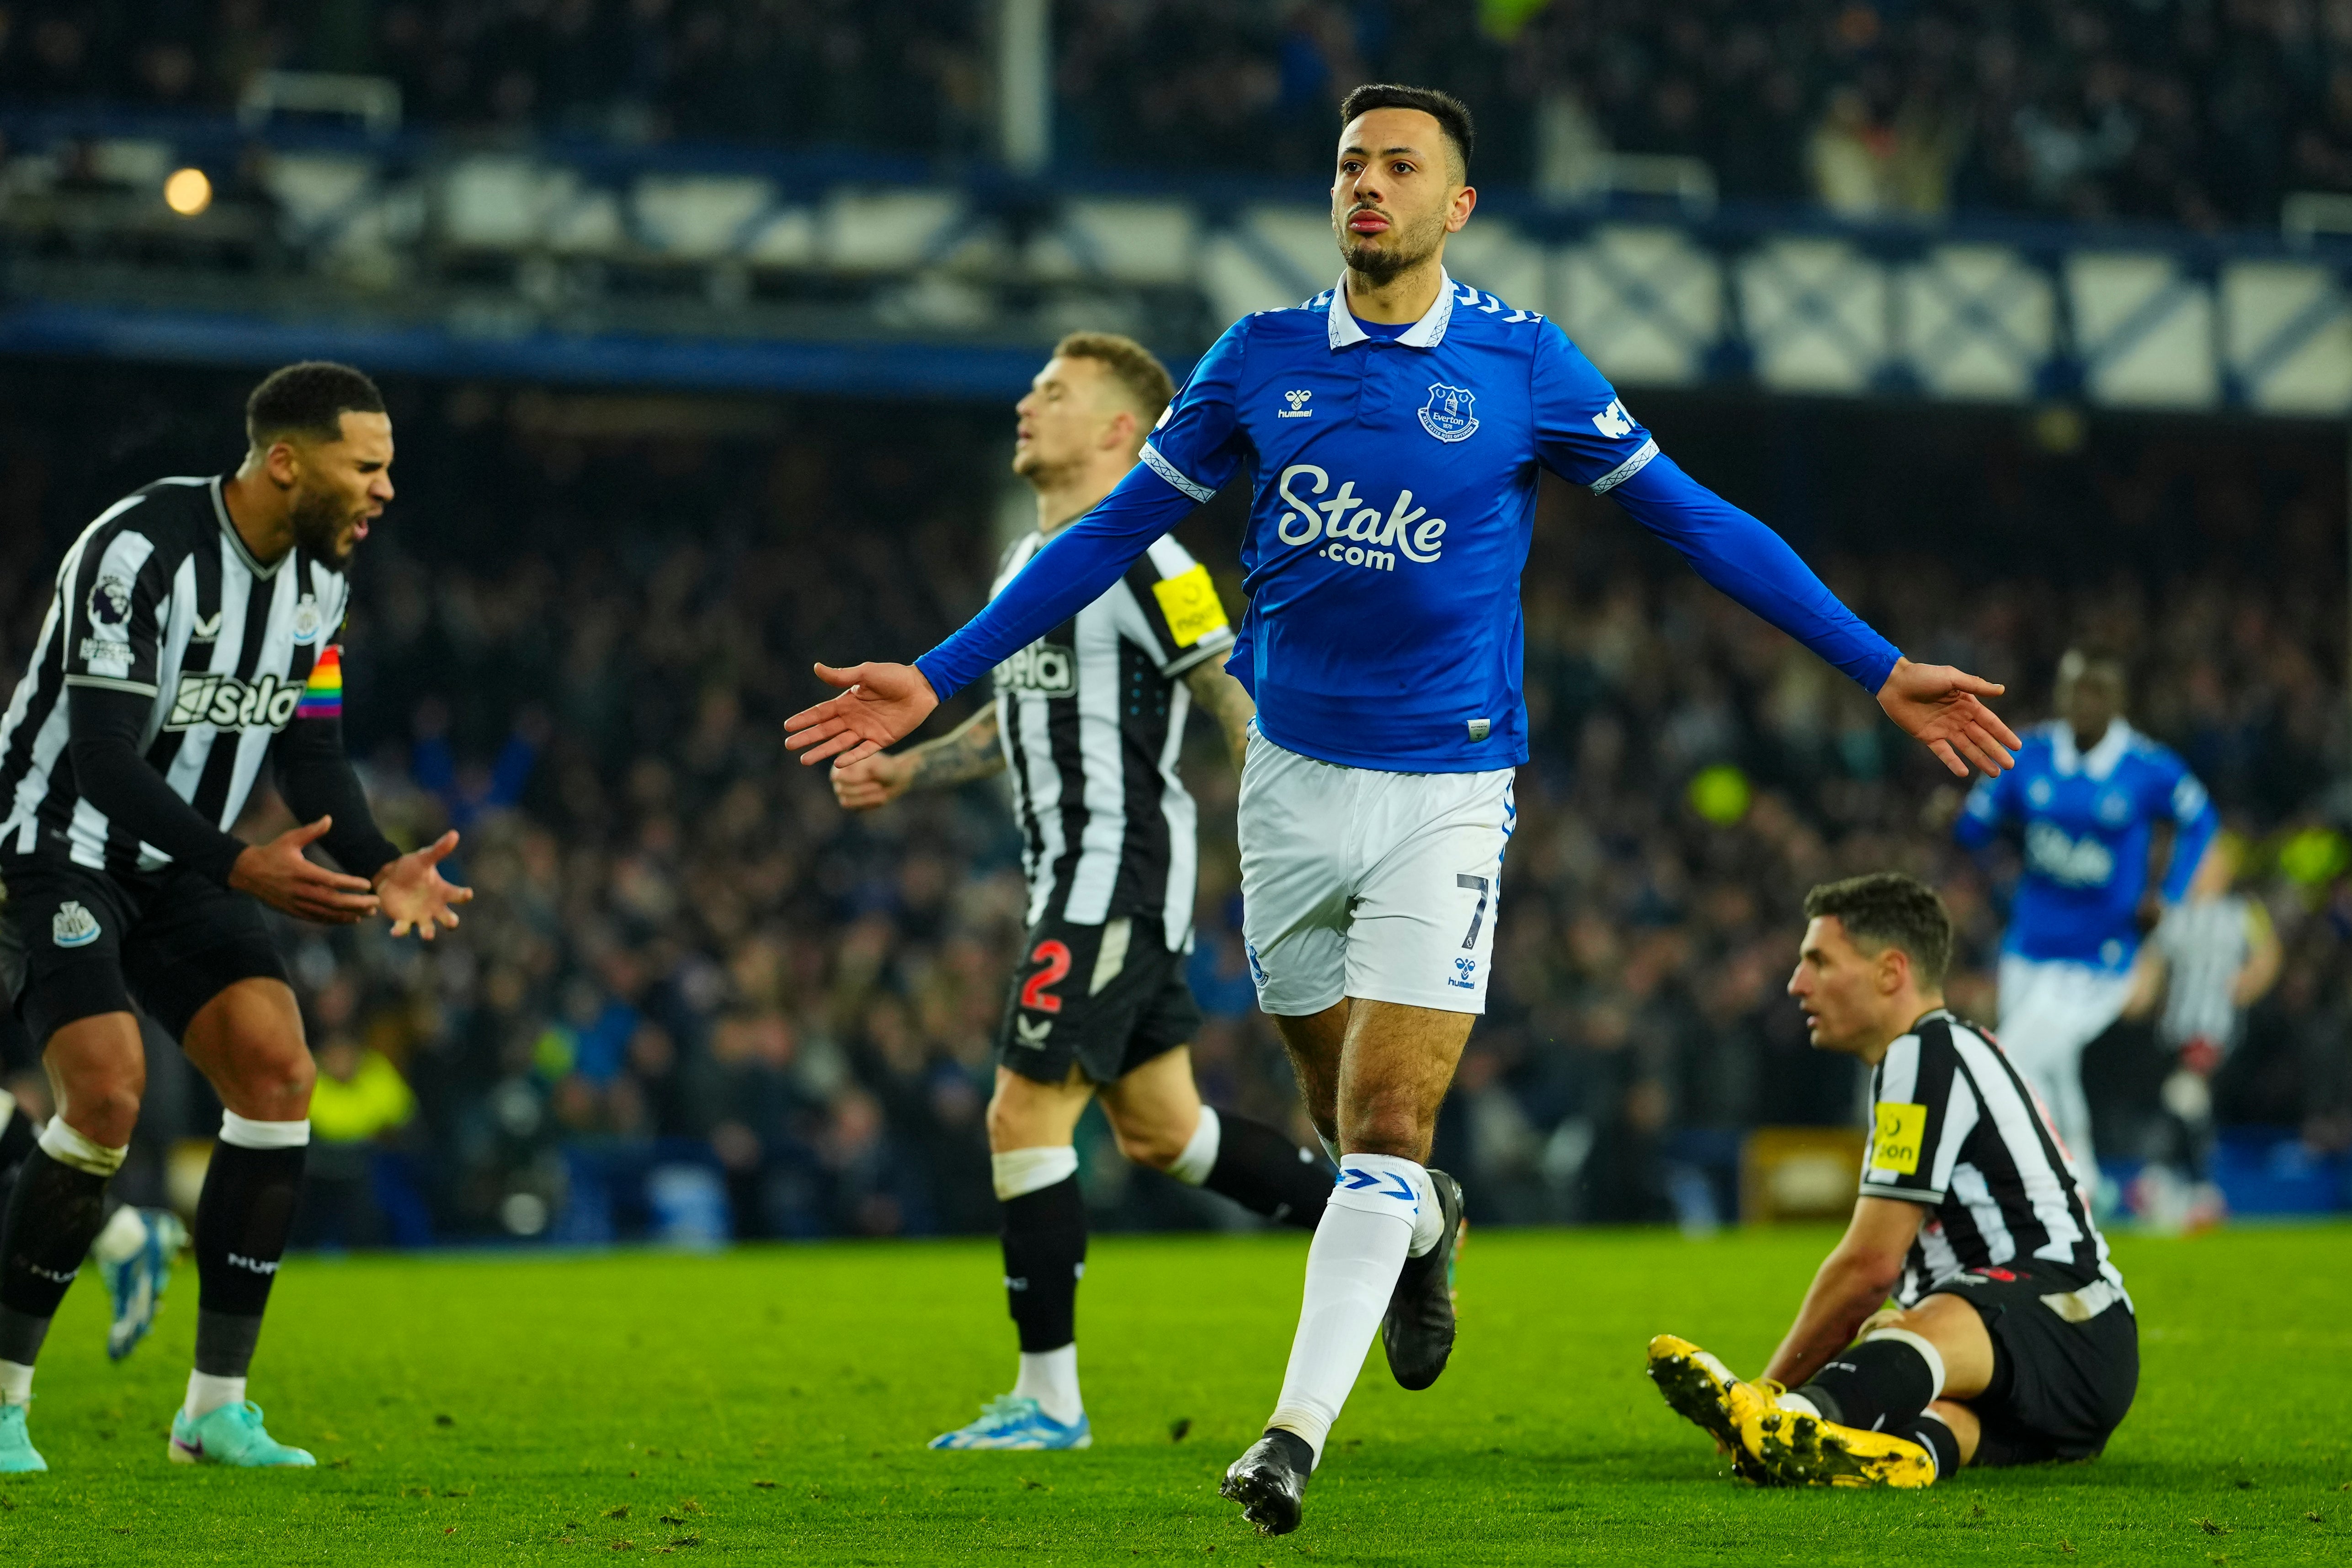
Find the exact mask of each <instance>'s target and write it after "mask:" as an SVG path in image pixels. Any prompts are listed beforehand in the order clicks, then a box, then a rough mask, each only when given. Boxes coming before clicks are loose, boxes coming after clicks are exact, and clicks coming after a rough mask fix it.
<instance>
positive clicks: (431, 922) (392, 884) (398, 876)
mask: <svg viewBox="0 0 2352 1568" xmlns="http://www.w3.org/2000/svg"><path fill="white" fill-rule="evenodd" d="M456 848H457V829H455V828H452V829H450V830H449V831H447V832H446V833H444V834H442V835H441V836H440V837H439V838H437V839H436V840H434V841H432V842H431V843H429V844H427V845H425V847H424V848H423V849H421V850H411V851H409V852H407V853H406V854H404V855H403V856H401V857H400V858H399V859H398V860H396V861H394V862H392V863H391V864H390V865H387V866H385V867H384V868H383V870H382V871H380V872H378V873H375V892H376V897H377V898H379V899H380V900H382V901H383V912H384V914H385V915H389V916H390V917H391V919H392V934H393V935H394V936H407V935H408V933H409V931H410V929H411V928H412V927H413V928H415V932H416V935H417V936H420V937H422V938H424V939H425V941H427V942H430V941H432V940H433V938H434V937H435V936H437V935H439V933H441V932H442V931H444V930H449V931H454V930H456V929H457V911H456V910H455V909H453V908H451V907H450V905H452V904H470V903H472V902H473V899H474V890H473V889H472V888H470V887H459V886H458V885H457V883H453V882H451V881H449V880H448V879H447V878H446V877H444V876H443V875H442V874H441V862H443V861H444V860H446V859H447V858H448V855H449V852H450V851H451V850H454V849H456Z"/></svg>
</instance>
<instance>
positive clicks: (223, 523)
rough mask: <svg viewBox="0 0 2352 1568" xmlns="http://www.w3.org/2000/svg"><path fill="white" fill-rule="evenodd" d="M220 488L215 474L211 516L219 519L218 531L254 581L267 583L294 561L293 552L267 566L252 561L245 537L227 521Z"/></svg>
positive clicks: (217, 476) (289, 551) (233, 524)
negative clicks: (280, 569) (251, 574)
mask: <svg viewBox="0 0 2352 1568" xmlns="http://www.w3.org/2000/svg"><path fill="white" fill-rule="evenodd" d="M220 487H221V476H219V475H217V474H215V475H214V476H213V477H212V484H211V486H210V489H211V491H212V497H213V516H214V517H218V518H219V519H220V531H221V532H222V533H224V534H226V535H227V536H228V542H229V548H230V549H234V550H236V557H237V559H239V560H241V561H243V562H244V563H245V570H247V571H249V572H251V573H253V577H254V580H255V581H257V582H268V580H270V579H271V578H273V577H276V576H277V575H278V568H279V567H281V566H284V565H285V564H286V563H287V562H288V561H289V560H291V559H294V552H293V551H292V550H288V551H287V552H286V553H285V554H284V555H281V556H279V557H278V559H276V560H273V561H271V562H270V563H269V564H268V566H264V565H262V564H261V563H260V562H259V561H257V560H256V559H253V551H252V550H250V549H247V548H246V543H245V536H244V535H243V534H241V533H238V532H237V531H236V523H234V522H232V521H230V519H229V515H228V503H227V502H226V501H224V500H222V499H221V493H220Z"/></svg>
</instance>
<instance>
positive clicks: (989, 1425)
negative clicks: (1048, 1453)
mask: <svg viewBox="0 0 2352 1568" xmlns="http://www.w3.org/2000/svg"><path fill="white" fill-rule="evenodd" d="M1094 1446H1095V1434H1094V1429H1093V1427H1090V1426H1088V1425H1087V1418H1086V1415H1085V1413H1084V1412H1080V1414H1079V1416H1078V1418H1077V1419H1076V1421H1074V1422H1072V1423H1070V1424H1069V1425H1068V1426H1064V1425H1063V1424H1062V1423H1061V1422H1059V1421H1056V1420H1055V1419H1054V1418H1053V1417H1052V1416H1048V1415H1046V1414H1045V1411H1043V1410H1041V1409H1039V1408H1038V1406H1037V1402H1036V1401H1035V1400H1034V1399H1032V1398H1030V1397H1029V1396H1026V1395H1013V1394H1003V1395H999V1396H997V1397H996V1398H994V1399H992V1400H990V1401H989V1402H988V1405H987V1406H986V1407H985V1408H984V1409H982V1411H981V1413H980V1419H979V1420H977V1421H974V1422H973V1423H972V1424H971V1426H969V1427H957V1428H956V1429H955V1430H954V1431H952V1432H942V1433H940V1435H939V1436H938V1437H934V1438H932V1439H931V1440H930V1442H929V1444H928V1445H927V1447H929V1448H1010V1449H1022V1450H1037V1449H1045V1448H1093V1447H1094Z"/></svg>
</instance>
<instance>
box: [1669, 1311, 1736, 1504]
mask: <svg viewBox="0 0 2352 1568" xmlns="http://www.w3.org/2000/svg"><path fill="white" fill-rule="evenodd" d="M1650 1381H1651V1382H1653V1383H1654V1384H1656V1385H1658V1392H1659V1393H1660V1394H1663V1395H1664V1396H1665V1399H1666V1403H1667V1404H1668V1405H1670V1406H1673V1407H1674V1411H1675V1415H1677V1416H1681V1417H1682V1418H1683V1419H1684V1420H1685V1421H1688V1422H1689V1423H1690V1424H1691V1425H1692V1426H1694V1427H1698V1428H1699V1429H1700V1430H1701V1431H1703V1432H1705V1433H1706V1435H1707V1436H1709V1437H1713V1438H1714V1439H1715V1441H1716V1445H1717V1447H1718V1448H1721V1449H1722V1450H1723V1451H1724V1452H1726V1453H1727V1454H1729V1455H1730V1456H1731V1468H1732V1470H1733V1472H1734V1473H1736V1474H1737V1475H1738V1477H1739V1479H1742V1480H1746V1481H1755V1482H1759V1483H1761V1482H1762V1481H1763V1480H1764V1477H1763V1475H1762V1474H1761V1473H1760V1472H1759V1471H1758V1470H1757V1469H1755V1467H1754V1466H1753V1465H1752V1464H1751V1463H1750V1461H1749V1460H1748V1455H1747V1452H1746V1450H1744V1449H1743V1448H1740V1446H1739V1433H1738V1428H1737V1427H1734V1426H1733V1425H1732V1422H1731V1413H1730V1412H1729V1411H1728V1410H1727V1409H1726V1408H1725V1407H1724V1403H1723V1391H1724V1390H1725V1389H1727V1388H1728V1387H1730V1386H1731V1385H1733V1384H1734V1383H1737V1382H1738V1378H1736V1377H1734V1376H1732V1375H1731V1370H1730V1368H1728V1367H1727V1366H1725V1365H1724V1364H1723V1363H1722V1362H1720V1361H1717V1359H1716V1358H1715V1357H1714V1356H1712V1355H1710V1354H1707V1353H1706V1351H1703V1350H1701V1349H1699V1347H1698V1346H1696V1345H1695V1344H1693V1343H1691V1342H1690V1341H1688V1340H1686V1339H1680V1338H1677V1337H1676V1336H1675V1335H1673V1334H1670V1333H1662V1334H1660V1335H1658V1336H1657V1337H1656V1338H1655V1339H1654V1340H1652V1341H1651V1342H1650Z"/></svg>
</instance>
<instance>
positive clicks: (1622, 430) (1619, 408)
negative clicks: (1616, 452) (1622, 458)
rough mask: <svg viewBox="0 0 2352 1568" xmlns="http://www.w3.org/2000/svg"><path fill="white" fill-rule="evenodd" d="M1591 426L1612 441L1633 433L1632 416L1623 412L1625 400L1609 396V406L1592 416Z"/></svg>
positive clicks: (1620, 439)
mask: <svg viewBox="0 0 2352 1568" xmlns="http://www.w3.org/2000/svg"><path fill="white" fill-rule="evenodd" d="M1592 428H1593V429H1595V430H1597V431H1599V432H1600V433H1601V434H1603V435H1605V436H1607V437H1608V438H1609V439H1610V440H1612V441H1622V440H1623V439H1624V438H1625V437H1627V436H1629V435H1631V434H1633V415H1632V414H1630V413H1626V412H1625V400H1624V399H1622V398H1611V399H1610V400H1609V406H1608V407H1607V408H1604V409H1602V410H1601V412H1600V413H1596V414H1594V415H1593V416H1592Z"/></svg>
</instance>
